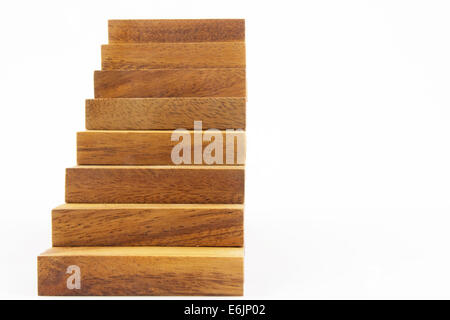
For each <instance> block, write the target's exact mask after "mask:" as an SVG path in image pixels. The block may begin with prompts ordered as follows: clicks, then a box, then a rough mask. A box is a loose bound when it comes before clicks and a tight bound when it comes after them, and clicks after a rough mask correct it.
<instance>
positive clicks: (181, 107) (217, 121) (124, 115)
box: [86, 98, 245, 130]
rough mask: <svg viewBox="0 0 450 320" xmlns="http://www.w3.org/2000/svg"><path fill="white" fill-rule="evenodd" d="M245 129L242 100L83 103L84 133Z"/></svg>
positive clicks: (213, 99) (190, 99)
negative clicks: (196, 126) (196, 124)
mask: <svg viewBox="0 0 450 320" xmlns="http://www.w3.org/2000/svg"><path fill="white" fill-rule="evenodd" d="M196 120H201V121H202V125H203V129H205V130H206V129H211V128H215V129H220V130H224V129H245V98H122V99H88V100H86V129H90V130H152V129H155V130H174V129H177V128H185V129H193V128H194V121H196Z"/></svg>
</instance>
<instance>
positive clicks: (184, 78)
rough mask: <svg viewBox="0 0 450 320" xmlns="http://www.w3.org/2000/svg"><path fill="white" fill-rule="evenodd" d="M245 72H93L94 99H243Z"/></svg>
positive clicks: (160, 70) (198, 70) (229, 69)
mask: <svg viewBox="0 0 450 320" xmlns="http://www.w3.org/2000/svg"><path fill="white" fill-rule="evenodd" d="M245 90H246V89H245V69H237V68H227V69H153V70H127V71H112V70H110V71H95V73H94V95H95V98H161V97H245V95H246V91H245Z"/></svg>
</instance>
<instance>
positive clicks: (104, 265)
mask: <svg viewBox="0 0 450 320" xmlns="http://www.w3.org/2000/svg"><path fill="white" fill-rule="evenodd" d="M243 254H244V253H243V248H207V247H198V248H190V247H69V248H67V247H54V248H52V249H49V250H47V251H45V252H44V253H42V254H41V255H40V256H39V257H38V275H39V277H38V278H39V280H38V288H39V289H38V290H39V295H42V296H65V295H70V296H77V295H80V296H94V295H106V296H127V295H134V296H140V295H148V296H151V295H158V296H167V295H180V296H183V295H190V296H204V295H211V296H215V295H217V296H223V295H226V296H236V295H242V293H243V277H244V274H243Z"/></svg>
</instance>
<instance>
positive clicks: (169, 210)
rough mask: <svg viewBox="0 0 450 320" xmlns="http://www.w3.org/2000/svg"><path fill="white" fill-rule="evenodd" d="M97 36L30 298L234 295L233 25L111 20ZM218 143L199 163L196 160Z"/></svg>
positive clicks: (239, 79) (239, 98)
mask: <svg viewBox="0 0 450 320" xmlns="http://www.w3.org/2000/svg"><path fill="white" fill-rule="evenodd" d="M108 31H109V44H107V45H103V46H102V70H101V71H95V74H94V91H95V98H94V99H88V100H86V129H87V131H84V132H78V134H77V162H78V166H76V167H73V168H68V169H67V171H66V204H64V205H61V206H59V207H57V208H55V209H54V210H53V212H52V242H53V246H52V248H51V249H49V250H47V251H46V252H44V253H42V254H41V255H40V256H39V257H38V287H39V288H38V291H39V294H40V295H242V293H243V256H244V254H243V244H244V236H243V203H244V179H245V177H244V165H243V155H242V154H239V147H236V148H234V146H235V145H236V144H238V142H239V141H242V139H245V131H243V130H245V107H246V80H245V23H244V20H234V19H225V20H111V21H109V28H108ZM199 121H201V129H199V128H198V127H197V126H196V125H197V124H198V123H199ZM176 129H179V130H176ZM180 129H182V130H180ZM226 129H242V130H241V131H239V130H234V131H233V130H228V131H226ZM174 130H176V131H174ZM200 130H201V131H200ZM228 132H231V133H230V135H231V137H232V140H231V142H230V141H229V139H228V138H229V136H228ZM174 133H176V134H177V135H178V136H179V138H177V139H173V135H174ZM222 138H223V139H222ZM187 140H188V141H192V145H189V149H182V152H180V155H181V156H182V159H184V161H183V162H182V163H181V164H179V163H176V164H175V163H174V161H173V154H174V150H175V149H176V146H177V145H180V144H181V143H182V142H183V143H185V142H186V141H187ZM220 140H223V143H222V144H215V146H216V148H215V149H214V151H213V152H211V155H212V156H213V158H214V159H215V161H214V162H213V163H212V164H211V163H209V162H208V161H206V160H205V159H204V158H203V157H202V155H204V153H205V152H207V149H208V146H209V148H210V149H211V144H212V143H213V142H216V143H218V142H220ZM225 141H226V142H225ZM196 143H197V144H196ZM217 146H219V147H217ZM230 146H231V147H230ZM229 147H230V148H229ZM174 148H175V149H174ZM228 148H229V149H228ZM244 149H245V146H244ZM230 150H231V152H232V154H231V155H230ZM210 151H211V150H210ZM202 152H203V153H202ZM219 158H220V159H219Z"/></svg>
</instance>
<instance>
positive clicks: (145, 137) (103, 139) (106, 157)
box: [77, 130, 245, 165]
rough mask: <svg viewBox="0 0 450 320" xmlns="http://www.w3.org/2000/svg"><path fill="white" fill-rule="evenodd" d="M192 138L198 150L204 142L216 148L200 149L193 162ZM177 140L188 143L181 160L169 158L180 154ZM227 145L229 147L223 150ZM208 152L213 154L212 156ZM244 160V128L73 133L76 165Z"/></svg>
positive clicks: (215, 162)
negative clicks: (186, 153) (183, 159)
mask: <svg viewBox="0 0 450 320" xmlns="http://www.w3.org/2000/svg"><path fill="white" fill-rule="evenodd" d="M172 136H173V139H172ZM198 138H199V139H198ZM196 139H198V140H200V142H199V143H198V145H199V146H201V150H200V152H204V151H207V148H209V147H208V145H210V144H211V143H212V144H214V145H217V148H215V149H217V150H215V151H214V152H212V150H210V149H212V146H211V148H209V149H208V154H207V155H206V156H205V154H204V153H203V155H204V156H202V157H201V159H200V160H201V161H199V162H198V163H194V141H195V140H196ZM216 139H217V140H216ZM220 139H221V140H220ZM172 140H174V141H172ZM211 141H212V142H211ZM220 141H221V142H220ZM180 143H181V144H185V145H186V146H188V145H189V144H190V148H187V149H188V150H190V155H191V156H190V157H188V158H189V159H187V161H185V162H184V161H183V163H177V162H174V161H173V159H172V153H174V155H175V156H178V157H181V155H180V153H182V152H180V150H177V149H174V148H175V146H176V145H178V144H180ZM227 145H228V146H233V147H232V148H228V150H227ZM219 150H220V152H219ZM210 151H211V152H210ZM228 153H229V154H228ZM212 156H214V159H213V158H212ZM228 156H230V158H229V159H227V157H228ZM208 159H209V160H208ZM227 160H228V161H227ZM244 161H245V132H244V131H232V132H230V131H229V132H227V131H217V130H212V131H211V130H210V131H196V132H194V131H187V130H179V131H176V132H175V131H136V130H134V131H110V130H106V131H83V132H78V133H77V162H78V164H80V165H91V164H94V165H95V164H97V165H102V164H116V165H178V164H198V165H201V164H208V165H210V164H214V165H243V164H244Z"/></svg>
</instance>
